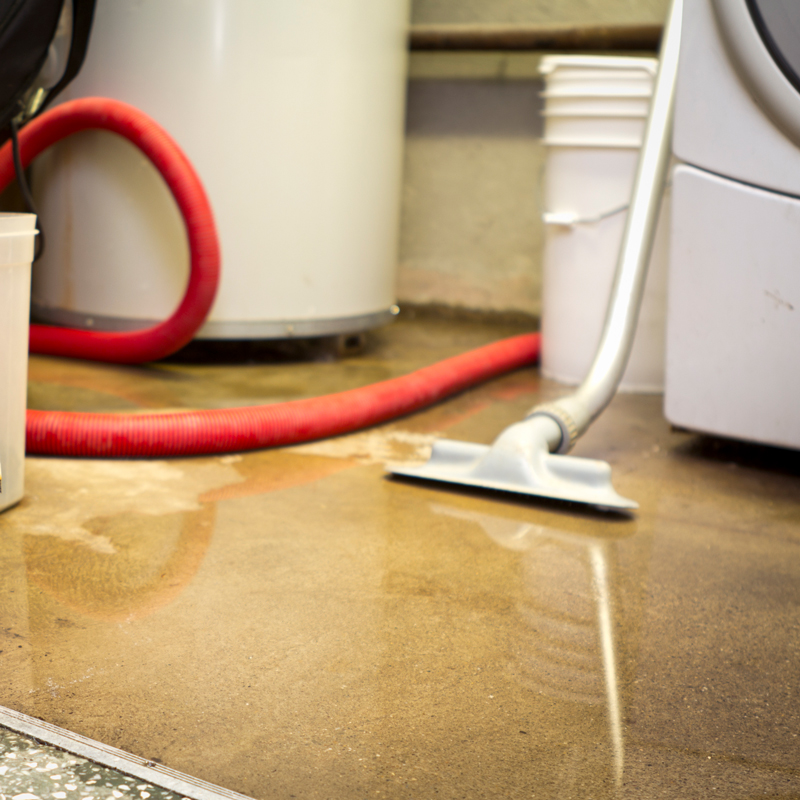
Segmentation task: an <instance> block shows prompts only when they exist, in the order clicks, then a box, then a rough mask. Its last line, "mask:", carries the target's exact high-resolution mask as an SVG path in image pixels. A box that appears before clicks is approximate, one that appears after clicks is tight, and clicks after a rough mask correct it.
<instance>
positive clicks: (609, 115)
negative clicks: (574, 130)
mask: <svg viewBox="0 0 800 800" xmlns="http://www.w3.org/2000/svg"><path fill="white" fill-rule="evenodd" d="M541 114H542V116H543V117H548V118H549V119H559V118H560V117H563V118H564V119H576V118H578V119H580V118H581V117H585V118H587V119H647V111H644V112H642V113H636V112H635V111H589V110H585V111H583V110H581V111H553V110H552V109H548V108H544V109H542V112H541Z"/></svg>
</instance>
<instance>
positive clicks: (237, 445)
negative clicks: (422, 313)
mask: <svg viewBox="0 0 800 800" xmlns="http://www.w3.org/2000/svg"><path fill="white" fill-rule="evenodd" d="M90 128H100V129H103V130H107V131H111V132H113V133H117V134H119V135H120V136H124V137H125V138H126V139H128V140H129V141H130V142H132V143H133V144H134V145H136V146H137V147H138V148H139V149H140V150H141V151H142V152H143V153H144V154H145V155H146V156H147V157H148V158H149V159H150V160H151V161H152V162H153V164H154V165H155V167H156V169H158V171H159V172H160V173H161V175H162V177H163V178H164V180H165V182H166V184H167V186H168V187H169V189H170V191H171V192H172V194H173V196H174V198H175V201H176V203H177V204H178V207H179V209H180V212H181V214H182V216H183V219H184V222H185V224H186V234H187V237H188V240H189V253H190V275H189V282H188V286H187V289H186V293H185V295H184V297H183V299H182V301H181V303H180V304H179V306H178V308H177V309H176V311H175V312H174V313H173V314H172V316H170V317H169V318H168V319H167V320H165V321H164V322H161V323H159V324H157V325H155V326H153V327H151V328H147V329H145V330H139V331H131V332H126V333H103V332H100V331H81V330H74V329H71V328H58V327H51V326H46V325H31V347H30V349H31V352H34V353H46V354H50V355H59V356H69V357H73V358H86V359H92V360H98V361H109V362H117V363H125V364H132V363H143V362H146V361H153V360H156V359H158V358H163V357H164V356H167V355H169V354H170V353H173V352H175V351H176V350H178V349H180V348H181V347H183V345H185V344H186V343H187V342H189V341H190V340H191V338H192V336H193V335H194V333H195V331H196V330H197V329H198V328H199V327H200V326H201V325H202V323H203V321H204V320H205V318H206V315H207V314H208V311H209V309H210V308H211V304H212V302H213V300H214V295H215V292H216V288H217V283H218V280H219V245H218V240H217V234H216V228H215V226H214V219H213V215H212V212H211V207H210V204H209V202H208V198H207V197H206V194H205V191H204V190H203V187H202V184H201V183H200V180H199V178H198V177H197V174H196V173H195V171H194V169H193V168H192V166H191V164H190V163H189V161H188V159H187V158H186V156H185V155H184V154H183V153H182V151H181V150H180V148H179V147H178V146H177V145H176V144H175V142H173V141H172V139H171V138H170V137H169V135H168V134H167V133H166V132H165V131H164V130H163V129H162V128H160V127H159V126H158V125H157V124H156V123H155V122H154V121H153V120H151V119H150V118H149V117H148V116H147V115H145V114H144V113H143V112H141V111H139V110H138V109H136V108H133V107H132V106H129V105H126V104H125V103H121V102H119V101H116V100H107V99H102V98H86V99H81V100H73V101H70V102H67V103H64V104H63V105H60V106H57V107H56V108H54V109H52V110H50V111H47V112H45V113H44V114H42V115H41V116H40V117H38V118H36V119H34V120H33V121H32V122H30V123H28V125H26V126H25V127H24V128H23V129H22V131H20V135H19V143H20V153H21V157H22V163H23V165H27V164H28V163H29V162H30V161H31V160H32V159H33V158H35V157H36V156H37V155H38V154H39V153H41V152H42V151H43V150H45V149H46V148H47V147H49V146H50V145H51V144H54V143H55V142H57V141H60V140H61V139H63V138H65V137H66V136H69V135H71V134H73V133H77V132H78V131H82V130H87V129H90ZM13 177H14V167H13V160H12V155H11V149H10V143H7V144H6V145H5V146H4V147H3V148H2V150H0V190H2V189H3V188H4V187H5V186H7V185H8V184H9V183H10V182H11V180H12V179H13ZM538 357H539V334H536V333H532V334H525V335H522V336H515V337H512V338H510V339H504V340H502V341H499V342H496V343H494V344H490V345H487V346H485V347H481V348H478V349H477V350H473V351H471V352H468V353H465V354H463V355H460V356H455V357H454V358H448V359H446V360H444V361H441V362H439V363H438V364H433V365H432V366H429V367H425V368H423V369H420V370H417V371H416V372H412V373H410V374H409V375H405V376H403V377H400V378H393V379H391V380H387V381H381V382H380V383H375V384H372V385H370V386H364V387H362V388H359V389H351V390H349V391H345V392H338V393H336V394H330V395H325V396H322V397H315V398H311V399H305V400H293V401H290V402H286V403H276V404H272V405H262V406H249V407H243V408H226V409H213V410H201V411H182V412H174V413H164V414H158V413H156V414H91V413H76V412H63V411H34V410H29V411H28V419H27V452H28V453H29V454H48V455H62V456H86V457H94V458H98V457H116V458H142V457H168V456H186V455H211V454H221V453H230V452H236V451H241V450H254V449H258V448H264V447H273V446H277V445H288V444H295V443H298V442H306V441H310V440H312V439H321V438H325V437H328V436H336V435H338V434H343V433H347V432H350V431H354V430H359V429H361V428H365V427H367V426H370V425H376V424H378V423H381V422H386V421H387V420H390V419H394V418H395V417H399V416H401V415H403V414H408V413H411V412H412V411H416V410H418V409H421V408H424V407H426V406H428V405H431V404H433V403H435V402H437V401H438V400H441V399H443V398H445V397H448V396H449V395H452V394H454V393H456V392H459V391H461V390H463V389H466V388H467V387H469V386H473V385H474V384H476V383H479V382H481V381H485V380H488V379H490V378H493V377H496V376H497V375H501V374H503V373H505V372H509V371H511V370H514V369H518V368H520V367H522V366H526V365H529V364H533V363H535V362H536V360H537V359H538Z"/></svg>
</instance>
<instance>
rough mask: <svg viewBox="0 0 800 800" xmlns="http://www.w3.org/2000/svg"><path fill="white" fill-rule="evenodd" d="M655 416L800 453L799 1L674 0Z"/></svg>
mask: <svg viewBox="0 0 800 800" xmlns="http://www.w3.org/2000/svg"><path fill="white" fill-rule="evenodd" d="M673 148H674V152H675V156H676V158H677V159H678V161H679V162H680V163H679V165H678V166H677V167H676V169H675V172H674V175H673V183H672V233H671V242H670V285H669V294H668V315H667V364H666V380H665V413H666V416H667V418H668V419H669V421H670V422H672V423H673V424H675V425H678V426H680V427H684V428H687V429H689V430H695V431H700V432H706V433H710V434H714V435H720V436H725V437H731V438H735V439H742V440H747V441H753V442H760V443H764V444H772V445H778V446H784V447H793V448H800V2H798V0H685V10H684V18H683V30H682V40H681V62H680V68H679V75H678V87H677V95H676V109H675V129H674V144H673Z"/></svg>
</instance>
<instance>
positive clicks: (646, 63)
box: [539, 54, 658, 75]
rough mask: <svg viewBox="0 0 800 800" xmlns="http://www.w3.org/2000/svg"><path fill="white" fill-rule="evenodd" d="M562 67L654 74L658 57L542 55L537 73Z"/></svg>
mask: <svg viewBox="0 0 800 800" xmlns="http://www.w3.org/2000/svg"><path fill="white" fill-rule="evenodd" d="M562 67H567V68H569V67H589V68H593V69H598V70H601V69H604V70H608V71H613V70H623V69H628V70H630V69H633V70H640V71H642V72H647V73H649V74H651V75H655V74H656V72H657V71H658V59H657V58H650V57H644V56H593V55H566V54H564V55H562V54H553V55H547V56H544V57H543V58H542V60H541V62H540V64H539V73H540V74H541V75H548V74H550V73H551V72H553V71H555V70H557V69H559V68H562Z"/></svg>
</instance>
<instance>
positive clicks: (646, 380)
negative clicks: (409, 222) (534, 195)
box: [542, 56, 669, 392]
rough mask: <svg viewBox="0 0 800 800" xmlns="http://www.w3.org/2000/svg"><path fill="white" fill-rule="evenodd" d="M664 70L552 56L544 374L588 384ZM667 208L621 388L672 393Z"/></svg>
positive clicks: (548, 62)
mask: <svg viewBox="0 0 800 800" xmlns="http://www.w3.org/2000/svg"><path fill="white" fill-rule="evenodd" d="M656 69H657V61H656V60H655V59H651V58H614V57H604V56H548V57H546V58H544V59H543V60H542V73H543V75H544V76H545V91H544V92H543V96H544V99H545V107H544V117H545V124H544V141H545V144H546V145H547V148H548V152H547V159H546V163H545V171H544V208H545V209H546V210H545V214H544V221H545V224H546V229H545V244H544V254H543V277H542V374H543V375H544V376H545V377H547V378H551V379H553V380H557V381H559V382H561V383H565V384H569V385H576V384H578V383H580V382H581V381H582V380H583V378H584V377H586V374H587V372H588V370H589V367H590V366H591V362H592V358H593V357H594V354H595V351H596V349H597V345H598V343H599V341H600V334H601V331H602V327H603V321H604V319H605V312H606V306H607V304H608V298H609V295H610V292H611V284H612V282H613V278H614V270H615V267H616V263H617V255H618V253H619V249H620V245H621V242H622V234H623V229H624V227H625V218H626V211H627V206H628V203H629V202H630V197H631V192H632V189H633V180H634V176H635V173H636V165H637V163H638V158H639V148H640V147H641V142H642V137H643V135H644V128H645V125H646V122H647V111H648V106H649V97H650V95H651V93H652V84H653V79H654V77H655V73H656ZM668 205H669V204H668V202H667V200H666V198H665V201H664V202H663V204H662V212H661V218H660V220H659V227H658V230H657V233H656V240H655V243H654V246H653V254H652V256H651V259H650V267H649V272H648V278H647V285H646V289H645V295H644V299H643V303H642V308H641V311H640V315H639V324H638V328H637V333H636V339H635V342H634V346H633V350H632V352H631V357H630V359H629V361H628V367H627V369H626V371H625V374H624V375H623V378H622V382H621V384H620V389H621V390H622V391H630V392H659V391H662V390H663V387H664V349H665V314H666V274H667V252H666V248H667V239H668V237H667V229H668V224H667V222H668V221H667V220H666V216H667V214H668V213H669V212H668Z"/></svg>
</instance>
